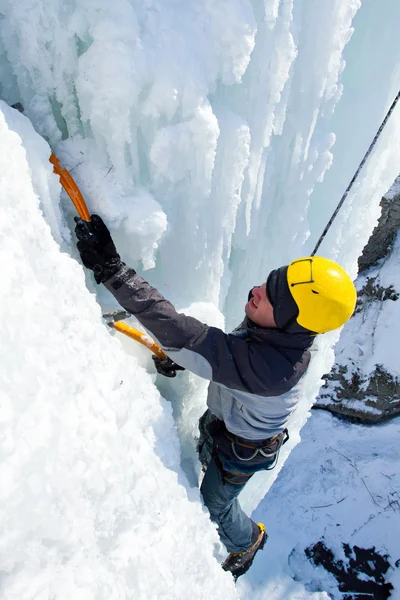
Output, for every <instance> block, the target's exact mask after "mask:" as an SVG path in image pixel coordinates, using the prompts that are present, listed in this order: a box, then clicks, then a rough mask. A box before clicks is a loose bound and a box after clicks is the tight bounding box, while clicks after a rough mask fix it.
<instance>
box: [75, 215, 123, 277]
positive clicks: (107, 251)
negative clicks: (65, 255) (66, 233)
mask: <svg viewBox="0 0 400 600" xmlns="http://www.w3.org/2000/svg"><path fill="white" fill-rule="evenodd" d="M75 223H76V227H75V233H76V237H77V238H78V243H77V248H78V250H79V254H80V255H81V259H82V262H83V264H84V265H85V267H86V268H87V269H91V270H92V271H93V273H94V278H95V280H96V283H104V282H105V281H107V280H108V279H110V277H112V276H113V275H115V273H117V271H119V269H120V268H121V267H122V266H123V264H124V263H123V262H122V261H121V258H120V256H119V254H118V252H117V249H116V247H115V245H114V242H113V241H112V238H111V235H110V232H109V231H108V229H107V227H106V225H105V224H104V222H103V220H102V219H101V217H99V216H98V215H92V216H91V218H90V221H84V220H83V219H80V218H79V217H75Z"/></svg>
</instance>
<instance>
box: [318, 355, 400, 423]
mask: <svg viewBox="0 0 400 600" xmlns="http://www.w3.org/2000/svg"><path fill="white" fill-rule="evenodd" d="M325 378H326V383H325V385H324V386H323V387H322V389H321V392H320V395H319V396H318V398H317V401H316V403H315V404H314V408H322V409H325V410H329V411H331V412H334V413H338V414H340V415H341V416H342V417H349V418H350V419H351V420H354V419H355V420H357V422H361V423H378V422H380V421H385V420H387V419H390V418H393V417H395V416H396V415H398V414H399V413H400V381H399V379H398V378H397V377H394V376H393V375H391V374H390V373H389V372H388V371H386V370H385V368H384V367H383V366H382V365H376V367H375V370H374V372H373V374H372V375H371V376H370V377H369V378H368V379H367V378H366V377H365V376H363V375H362V374H361V372H360V371H359V369H357V368H355V369H354V371H353V372H352V373H351V374H350V375H349V374H348V368H347V367H346V366H343V365H338V366H335V367H334V368H333V369H332V371H331V372H330V373H329V374H328V375H326V376H325ZM324 390H326V391H324ZM354 400H359V401H362V403H363V404H364V405H365V410H363V408H362V407H360V406H357V407H356V408H355V407H354V406H352V401H354ZM368 408H369V409H370V410H368ZM371 409H373V410H371Z"/></svg>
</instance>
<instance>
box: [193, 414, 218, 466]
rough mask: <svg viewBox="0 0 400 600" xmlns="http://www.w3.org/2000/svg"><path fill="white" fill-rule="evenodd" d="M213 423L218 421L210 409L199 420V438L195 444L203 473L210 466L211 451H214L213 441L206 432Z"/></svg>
mask: <svg viewBox="0 0 400 600" xmlns="http://www.w3.org/2000/svg"><path fill="white" fill-rule="evenodd" d="M214 421H218V419H217V417H215V416H214V415H213V414H212V412H211V411H210V409H207V410H206V412H205V413H204V414H203V416H202V417H200V420H199V432H200V438H199V442H198V444H197V452H198V454H199V460H200V462H201V464H202V466H203V470H204V471H205V470H206V469H207V467H208V465H209V464H210V461H211V458H212V454H213V449H214V440H213V438H212V436H211V434H210V432H209V430H208V427H209V425H211V424H212V423H213V422H214Z"/></svg>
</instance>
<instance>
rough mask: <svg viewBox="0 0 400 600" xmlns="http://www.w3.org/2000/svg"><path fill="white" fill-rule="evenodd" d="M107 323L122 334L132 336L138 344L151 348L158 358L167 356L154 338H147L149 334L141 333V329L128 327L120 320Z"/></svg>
mask: <svg viewBox="0 0 400 600" xmlns="http://www.w3.org/2000/svg"><path fill="white" fill-rule="evenodd" d="M109 325H110V327H113V328H114V329H116V330H117V331H119V332H120V333H123V334H124V335H127V336H128V337H130V338H132V339H133V340H136V341H137V342H140V344H143V346H146V348H148V349H149V350H151V351H152V352H153V353H154V354H155V355H156V356H158V358H162V359H165V358H168V357H167V355H166V354H165V352H164V351H163V350H161V348H160V346H159V345H158V344H156V343H155V341H154V340H152V339H151V338H149V336H148V335H146V334H145V333H142V332H141V331H138V330H137V329H134V328H133V327H130V326H129V325H127V324H126V323H123V322H122V321H117V322H116V323H109Z"/></svg>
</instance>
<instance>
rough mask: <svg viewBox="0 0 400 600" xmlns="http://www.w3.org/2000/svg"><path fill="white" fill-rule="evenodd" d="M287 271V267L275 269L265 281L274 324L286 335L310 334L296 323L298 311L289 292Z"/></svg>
mask: <svg viewBox="0 0 400 600" xmlns="http://www.w3.org/2000/svg"><path fill="white" fill-rule="evenodd" d="M287 270H288V267H287V266H286V267H280V268H279V269H275V270H274V271H271V273H270V274H269V275H268V279H267V288H266V289H267V296H268V299H269V301H270V302H271V304H272V307H273V309H274V319H275V323H276V324H277V326H278V328H279V329H282V330H283V331H287V332H288V333H311V332H310V331H309V330H308V329H305V328H304V327H302V326H301V325H299V324H298V323H297V321H296V319H297V317H298V315H299V309H298V307H297V304H296V302H295V301H294V298H293V296H292V294H291V293H290V290H289V284H288V281H287Z"/></svg>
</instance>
